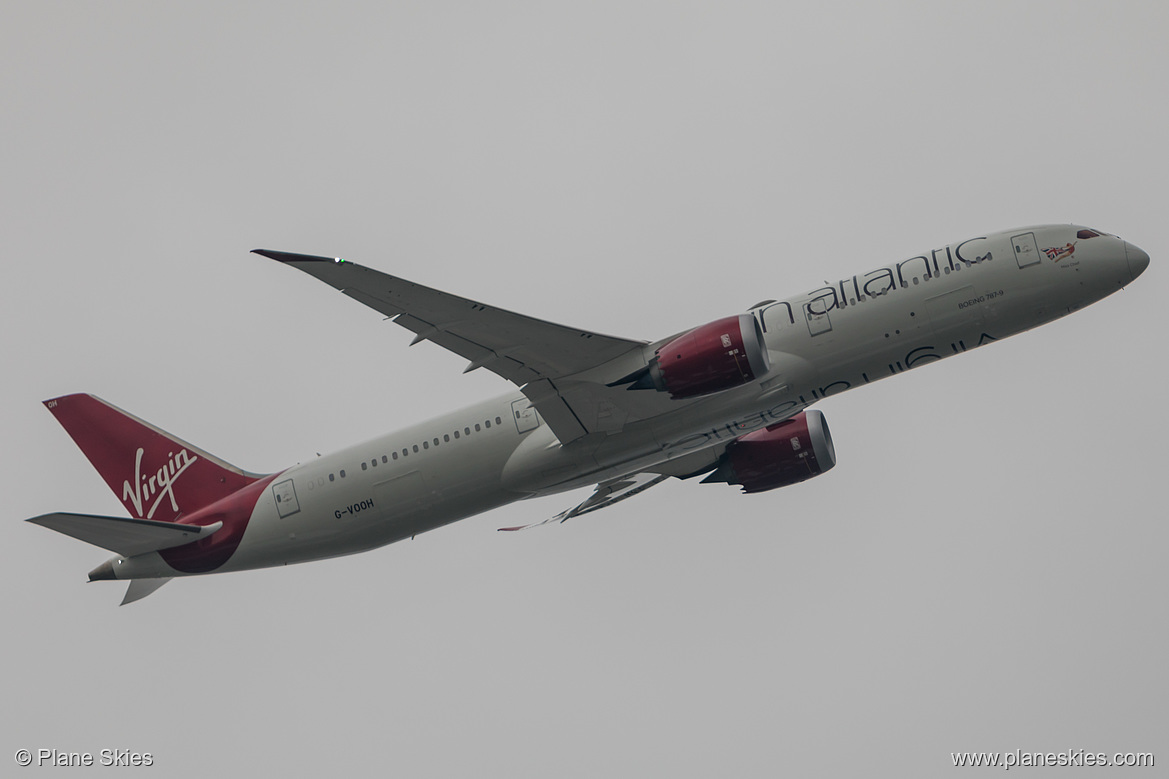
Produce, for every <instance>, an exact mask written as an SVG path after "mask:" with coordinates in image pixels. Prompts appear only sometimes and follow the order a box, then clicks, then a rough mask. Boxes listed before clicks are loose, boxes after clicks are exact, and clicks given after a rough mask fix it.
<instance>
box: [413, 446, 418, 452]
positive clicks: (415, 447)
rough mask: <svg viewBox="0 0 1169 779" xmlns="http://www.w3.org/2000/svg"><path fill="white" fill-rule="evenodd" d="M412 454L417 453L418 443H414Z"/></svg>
mask: <svg viewBox="0 0 1169 779" xmlns="http://www.w3.org/2000/svg"><path fill="white" fill-rule="evenodd" d="M414 454H418V444H414Z"/></svg>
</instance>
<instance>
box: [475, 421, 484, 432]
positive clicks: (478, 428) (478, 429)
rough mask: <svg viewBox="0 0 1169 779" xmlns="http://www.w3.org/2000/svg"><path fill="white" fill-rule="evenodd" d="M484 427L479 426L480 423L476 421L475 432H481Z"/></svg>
mask: <svg viewBox="0 0 1169 779" xmlns="http://www.w3.org/2000/svg"><path fill="white" fill-rule="evenodd" d="M482 429H483V428H481V427H479V423H478V422H476V423H475V432H476V433H478V432H479V431H480V430H482Z"/></svg>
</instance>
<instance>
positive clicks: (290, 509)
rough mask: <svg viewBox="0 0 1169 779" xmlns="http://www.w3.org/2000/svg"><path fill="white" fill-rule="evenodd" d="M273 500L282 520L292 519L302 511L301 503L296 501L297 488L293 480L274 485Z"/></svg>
mask: <svg viewBox="0 0 1169 779" xmlns="http://www.w3.org/2000/svg"><path fill="white" fill-rule="evenodd" d="M272 498H273V499H274V500H275V501H276V511H277V512H278V513H279V514H280V518H281V519H284V518H285V517H290V516H292V515H293V514H296V513H297V512H299V511H300V501H298V500H297V499H296V487H295V485H293V483H292V479H285V480H284V481H282V482H278V483H276V484H273V485H272Z"/></svg>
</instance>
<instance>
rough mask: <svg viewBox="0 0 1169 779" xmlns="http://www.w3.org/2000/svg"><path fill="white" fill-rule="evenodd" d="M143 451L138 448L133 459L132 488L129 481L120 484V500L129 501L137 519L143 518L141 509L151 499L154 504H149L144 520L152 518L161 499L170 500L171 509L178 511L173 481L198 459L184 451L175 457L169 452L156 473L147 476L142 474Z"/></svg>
mask: <svg viewBox="0 0 1169 779" xmlns="http://www.w3.org/2000/svg"><path fill="white" fill-rule="evenodd" d="M145 451H146V450H144V449H141V448H140V449H139V450H138V454H137V455H136V456H135V457H134V483H133V486H131V484H130V481H129V480H127V481H124V482H122V500H123V501H129V502H130V504H131V505H132V506H133V507H134V512H135V513H136V514H137V515H138V516H139V517H143V516H144V515H143V514H142V507H143V506H144V505H145V504H146V502H147V501H149V500H150V499H151V498H153V499H154V502H153V503H151V504H150V510H149V511H148V512H147V513H146V514H145V516H144V518H145V519H150V518H151V517H153V516H154V512H155V510H157V509H158V504H159V503H161V502H162V499H163V498H170V506H171V509H173V510H174V511H178V510H179V504H178V501H176V500H175V489H174V488H175V480H176V479H177V478H178V477H179V476H180V475H181V474H182V472H183V471H185V470H187V468H188V467H189V466H190V465H191V464H192V463H195V462H197V461H198V460H199V458H198V457H197V456H196V455H193V454H189V453H188V452H187V450H186V449H183V450H182V451H181V452H179V453H178V454H177V455H176V454H175V453H174V452H171V453H169V454H168V455H167V457H168V460H167V462H166V463H164V464H163V466H162V467H161V468H159V469H158V472H157V473H154V474H151V475H147V474H144V473H142V455H143V454H145Z"/></svg>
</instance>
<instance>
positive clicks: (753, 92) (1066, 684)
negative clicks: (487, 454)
mask: <svg viewBox="0 0 1169 779" xmlns="http://www.w3.org/2000/svg"><path fill="white" fill-rule="evenodd" d="M0 21H2V23H0V106H2V107H3V109H2V110H3V117H4V123H3V128H4V129H3V139H4V143H3V144H2V145H0V170H2V171H3V178H2V182H3V183H2V184H0V213H2V214H3V224H4V230H3V235H4V243H3V249H2V252H3V257H4V267H5V271H6V283H4V284H3V285H0V326H2V328H3V336H2V340H0V350H2V351H0V358H2V363H0V364H2V365H3V370H2V371H0V398H2V399H3V401H4V402H3V404H2V407H0V415H2V416H0V418H2V425H3V427H2V429H3V431H4V436H3V439H4V445H3V447H0V479H2V482H0V485H2V487H3V490H4V494H5V496H6V497H7V505H6V516H5V519H4V521H3V522H2V523H0V543H2V545H3V548H4V549H5V550H6V552H7V564H6V565H5V569H4V574H3V584H4V590H5V592H6V593H7V596H6V597H5V598H4V602H3V607H2V609H3V611H2V612H0V613H2V614H3V618H4V623H5V624H6V625H7V626H8V631H7V634H6V635H7V647H8V649H7V651H6V652H5V671H4V676H3V679H4V694H3V696H2V698H3V701H4V702H3V704H0V706H2V708H0V712H2V718H0V724H2V726H3V727H2V728H0V732H3V734H4V736H3V738H2V739H0V746H3V747H4V749H5V750H6V753H3V754H0V760H3V761H7V760H11V759H12V753H13V752H14V751H15V750H16V749H19V748H22V747H24V748H30V749H33V750H36V749H37V748H41V747H45V748H57V749H61V750H68V751H86V750H88V751H92V752H95V753H96V752H98V751H99V750H101V749H105V748H115V749H131V750H138V751H142V752H150V753H152V754H153V755H154V761H155V765H156V768H159V769H161V770H162V772H163V775H167V776H202V775H205V774H206V773H207V772H209V771H215V772H216V773H218V774H222V775H228V776H233V775H254V773H255V772H256V771H257V770H260V769H264V770H265V773H267V772H269V771H276V770H279V771H283V772H286V773H289V774H291V775H308V774H317V773H321V772H323V771H326V770H327V771H329V772H330V773H331V774H332V773H333V772H335V771H338V770H339V771H345V770H352V771H354V772H357V771H360V772H361V773H368V772H370V771H371V770H373V769H385V770H386V771H387V772H390V773H392V774H393V775H396V776H435V777H450V776H506V777H529V776H530V777H546V776H563V777H575V776H580V777H594V776H602V775H604V776H613V775H616V776H646V775H668V776H685V777H709V776H714V775H719V776H775V775H784V774H791V775H793V776H841V775H889V776H892V775H896V776H923V777H934V776H938V775H940V774H943V773H945V772H946V771H947V770H948V769H949V767H950V765H951V762H950V753H951V752H954V751H971V750H979V751H982V750H987V751H989V750H998V751H1013V750H1015V749H1016V748H1019V749H1022V750H1024V751H1058V750H1067V749H1080V748H1083V749H1086V750H1089V751H1093V752H1096V751H1102V752H1115V751H1151V752H1154V753H1156V756H1157V759H1158V764H1159V765H1163V764H1165V763H1169V741H1167V739H1166V735H1165V734H1166V733H1169V727H1167V725H1169V722H1167V721H1166V715H1165V707H1164V701H1165V699H1166V697H1167V694H1169V672H1167V671H1166V664H1165V657H1167V656H1169V640H1167V631H1166V625H1165V611H1166V610H1165V593H1166V592H1167V591H1169V574H1167V573H1166V566H1165V549H1166V543H1167V542H1169V530H1167V528H1166V522H1165V511H1164V508H1163V501H1162V497H1161V496H1162V493H1163V489H1162V486H1163V480H1164V470H1165V466H1166V464H1167V458H1166V454H1165V448H1164V443H1163V442H1164V440H1165V439H1166V435H1167V434H1169V430H1167V429H1166V428H1167V416H1166V412H1165V410H1164V403H1163V400H1162V399H1161V397H1160V392H1159V390H1160V388H1161V387H1163V386H1164V385H1165V379H1166V376H1165V369H1164V358H1163V355H1164V352H1165V347H1164V337H1165V333H1166V332H1167V330H1169V321H1167V316H1166V314H1165V309H1164V307H1163V305H1162V302H1163V298H1162V296H1161V295H1160V294H1159V293H1158V292H1157V290H1159V289H1160V290H1164V281H1163V277H1164V271H1163V268H1162V267H1161V266H1162V265H1163V264H1164V262H1165V261H1166V258H1169V242H1167V241H1166V238H1165V232H1164V212H1165V196H1164V182H1165V181H1166V179H1167V178H1169V164H1167V155H1166V153H1165V147H1164V136H1165V128H1166V118H1167V109H1166V104H1167V101H1166V87H1167V81H1166V76H1167V74H1169V56H1167V55H1166V53H1165V47H1164V37H1165V33H1166V30H1167V29H1169V11H1167V10H1166V8H1165V6H1164V4H1160V3H1153V2H1148V3H1138V2H1133V3H1086V2H1081V3H1073V2H1060V3H1022V4H1020V3H993V2H992V3H987V2H979V3H968V4H957V3H946V4H940V3H910V2H901V3H880V4H877V3H873V4H869V3H864V4H848V3H831V4H830V3H823V4H819V5H817V6H816V7H815V8H813V7H811V5H810V4H798V5H793V6H792V7H784V5H782V4H775V3H720V4H717V5H716V4H697V3H676V2H670V3H666V2H662V3H629V2H622V3H588V4H563V3H506V2H500V3H487V4H476V3H467V4H459V3H454V4H452V3H435V2H425V3H364V4H363V3H355V4H345V5H343V6H338V5H337V4H330V5H329V6H325V5H323V4H322V5H320V6H317V5H310V4H295V3H245V4H238V3H201V4H197V5H196V4H190V5H188V6H186V7H185V8H175V7H173V6H172V4H160V3H147V2H140V3H104V4H94V3H56V2H37V3H20V4H9V7H8V8H7V9H6V10H5V11H4V12H3V14H2V16H0ZM1045 222H1078V223H1085V224H1089V225H1092V226H1094V227H1098V228H1100V229H1103V230H1107V231H1109V232H1113V233H1117V234H1119V235H1121V236H1123V237H1124V238H1126V239H1128V240H1130V241H1132V242H1133V243H1135V244H1137V245H1138V246H1140V247H1142V248H1143V249H1145V250H1146V251H1147V252H1148V253H1149V254H1150V255H1151V257H1152V266H1151V267H1150V269H1149V271H1148V272H1147V273H1146V274H1145V275H1144V276H1143V277H1142V278H1141V279H1140V280H1139V281H1138V282H1137V283H1136V284H1134V285H1133V286H1132V287H1131V288H1129V289H1127V290H1125V291H1123V292H1120V293H1118V294H1116V295H1114V296H1113V297H1111V298H1109V299H1106V300H1104V301H1102V302H1100V303H1098V304H1097V305H1095V306H1093V307H1091V308H1089V309H1086V310H1085V311H1083V312H1079V313H1077V314H1075V315H1074V316H1072V317H1069V318H1067V319H1065V320H1062V321H1060V322H1057V323H1054V324H1052V325H1049V326H1046V327H1044V328H1041V329H1040V330H1037V331H1035V332H1032V333H1028V334H1024V335H1022V336H1019V337H1017V338H1013V339H1010V340H1008V341H1005V342H1002V343H999V344H996V345H994V346H992V347H990V348H987V349H983V350H979V351H977V352H973V353H970V354H967V355H965V356H963V357H962V358H961V359H957V360H947V361H944V362H942V363H939V364H936V365H931V366H929V367H926V368H924V369H922V370H920V371H915V372H913V374H912V375H910V376H905V377H899V378H897V379H895V380H891V381H888V382H881V383H879V384H877V385H874V386H872V387H867V388H864V389H863V390H860V391H857V392H851V393H847V394H845V395H843V396H839V397H835V398H832V399H830V400H828V401H826V402H824V403H823V404H821V405H820V408H821V409H822V410H823V411H824V412H825V414H826V415H827V417H828V420H829V423H830V424H831V426H832V431H833V434H834V437H835V441H836V448H837V453H838V457H839V461H840V464H839V465H838V466H837V468H836V469H835V470H834V471H832V472H831V473H829V474H827V475H825V476H824V477H822V478H820V479H816V480H812V481H810V482H807V483H805V484H803V485H798V486H796V487H792V488H788V489H785V490H782V491H777V492H772V493H765V494H763V495H760V496H743V495H740V494H739V493H738V492H737V491H736V490H735V489H732V488H728V487H725V486H712V485H706V486H699V485H697V484H694V483H689V482H687V483H680V482H674V483H670V484H666V485H663V486H661V487H658V488H655V489H654V490H653V491H652V492H650V493H647V494H645V495H643V496H640V497H638V498H636V499H634V500H630V501H627V502H625V503H622V504H620V505H619V506H616V507H614V508H612V509H609V510H606V511H604V512H600V513H597V514H595V515H591V516H588V517H583V518H580V519H578V520H574V521H572V522H569V523H567V524H565V525H564V526H559V527H555V528H542V529H540V530H534V531H532V532H529V533H520V534H500V533H496V532H495V528H497V527H500V526H502V525H517V524H523V523H525V522H531V521H536V520H539V519H543V518H545V517H547V516H551V515H552V514H555V513H557V512H558V511H560V510H562V509H564V508H566V507H568V506H569V505H572V503H573V500H574V498H575V497H576V496H575V495H569V496H562V497H561V498H560V499H549V500H544V501H532V502H528V503H524V504H519V505H513V506H511V507H507V508H505V509H501V510H499V511H496V512H492V513H490V514H487V515H484V516H481V517H477V518H474V519H470V520H467V521H464V522H462V523H458V524H455V525H453V526H450V527H448V528H444V529H442V530H439V531H435V532H433V533H430V534H427V535H425V536H422V537H419V538H418V539H417V540H416V541H413V542H406V543H402V544H398V545H394V546H390V547H387V548H385V549H381V550H377V551H374V552H371V553H367V554H364V555H358V556H354V557H349V558H343V559H339V560H332V561H326V562H321V563H314V564H309V565H302V566H294V567H290V568H288V569H283V570H271V571H259V572H249V573H241V574H229V575H223V576H210V577H204V578H196V579H190V580H176V581H175V582H173V583H171V584H169V585H168V586H167V587H166V588H165V589H163V590H161V591H160V592H159V593H157V594H156V595H153V596H151V597H150V598H149V599H147V600H145V601H142V602H141V603H138V604H135V605H133V606H130V607H127V608H123V609H119V608H117V603H118V601H119V600H120V598H121V595H122V590H123V589H124V587H123V586H121V585H108V584H105V583H96V584H89V585H87V584H85V583H84V580H85V573H86V572H87V571H88V570H90V569H91V568H92V567H94V566H95V565H97V564H98V563H100V562H101V561H102V560H104V559H105V558H106V556H107V555H106V553H105V552H103V551H102V550H99V549H96V548H94V547H89V546H87V545H85V544H82V543H80V542H76V541H73V540H72V539H68V538H65V537H63V536H59V535H57V534H54V533H51V532H49V531H47V530H44V529H43V528H39V527H35V526H31V525H27V524H25V523H23V522H22V521H21V520H23V519H24V518H26V517H31V516H35V515H37V514H42V513H46V512H48V511H54V510H71V511H81V512H92V513H108V514H117V513H120V512H121V511H122V509H121V507H120V505H119V502H118V501H117V499H116V498H115V497H114V496H113V495H112V494H111V493H109V491H108V490H107V489H106V487H105V486H104V484H103V483H102V481H101V480H100V478H99V477H98V476H97V474H96V472H94V471H93V470H92V469H91V468H90V466H89V465H88V463H87V462H86V461H85V459H84V457H83V456H82V455H81V453H80V452H79V451H78V450H77V449H76V448H75V447H74V446H73V444H72V442H71V441H70V440H69V438H68V436H67V435H66V434H65V433H64V431H63V430H61V428H60V427H59V426H58V425H57V424H56V422H55V421H54V420H53V418H52V417H51V415H50V414H48V413H47V412H46V411H44V409H43V408H42V407H41V406H40V401H41V400H43V399H45V398H49V397H54V396H56V395H61V394H66V393H69V392H78V391H85V392H92V393H94V394H97V395H100V396H101V397H103V398H105V399H107V400H109V401H110V402H112V403H114V404H116V405H118V406H121V407H123V408H126V409H127V410H130V411H131V412H133V413H135V414H137V415H139V416H141V417H143V418H145V419H147V420H149V421H150V422H152V423H154V424H157V425H159V426H161V427H163V428H165V429H167V430H169V431H172V432H173V433H175V434H176V435H179V436H181V437H183V438H185V439H187V440H190V441H191V442H193V443H195V444H197V445H198V446H201V447H203V448H206V449H208V450H209V451H212V452H214V453H215V454H217V455H219V456H221V457H223V458H224V459H226V460H228V461H229V462H233V463H235V464H237V465H240V466H241V467H244V468H248V469H250V470H255V471H273V470H276V469H279V468H281V467H285V466H287V465H290V464H292V463H294V462H297V461H302V460H305V459H308V458H310V457H313V456H314V455H315V453H316V452H325V451H328V450H332V449H336V448H339V447H342V446H345V445H347V444H350V443H354V442H356V441H358V440H361V439H364V438H368V437H371V436H373V435H375V434H378V433H381V432H384V431H387V430H390V429H393V428H395V427H399V426H405V425H407V424H409V423H412V422H414V421H418V420H420V419H423V418H426V417H429V416H432V415H436V414H438V413H441V412H444V411H446V410H449V409H452V408H455V407H458V406H460V405H464V404H470V403H471V402H474V401H475V400H477V399H479V398H481V397H484V396H487V395H491V394H501V393H503V392H506V391H508V389H509V385H507V384H506V383H505V382H503V381H502V380H501V379H499V378H498V377H495V376H493V375H492V374H489V373H486V372H484V371H479V372H476V373H474V374H470V375H466V376H463V375H461V374H460V371H461V369H462V367H463V364H464V361H463V360H461V359H460V358H457V357H455V356H453V355H449V354H446V353H444V352H443V351H442V350H440V349H438V348H437V347H433V346H430V345H420V346H418V347H415V348H413V349H408V348H407V344H408V343H409V340H410V339H409V336H408V334H406V333H405V332H404V331H402V330H400V329H398V328H395V327H393V326H390V325H386V324H383V323H382V322H381V321H380V318H379V317H378V316H377V315H376V314H374V313H372V312H370V311H369V310H367V309H365V308H364V307H362V306H360V305H358V304H356V303H354V302H352V301H351V300H349V299H347V298H345V297H344V296H342V295H338V294H337V293H336V292H334V291H333V290H330V289H329V288H328V287H325V286H324V285H321V284H319V283H316V282H313V281H312V280H311V279H308V278H307V277H304V276H303V275H302V274H297V273H294V272H292V271H291V270H289V269H287V268H283V267H281V266H279V265H278V264H277V263H273V262H270V261H267V260H264V259H261V258H259V257H256V256H254V255H250V254H248V253H247V252H248V250H250V249H253V248H257V247H268V248H275V249H283V250H289V251H299V252H309V253H320V254H327V255H341V256H345V257H349V258H351V259H353V260H355V261H358V262H361V263H363V264H367V265H371V266H374V267H377V268H380V269H383V270H386V271H388V272H392V273H395V274H398V275H401V276H404V277H406V278H409V279H412V280H417V281H419V282H421V283H424V284H427V285H430V286H434V287H438V288H441V289H446V290H449V291H452V292H455V293H458V294H462V295H465V296H469V297H473V298H477V299H481V300H484V301H488V302H490V303H492V304H494V305H498V306H502V307H504V308H509V309H512V310H518V311H522V312H524V313H528V314H532V315H535V316H539V317H542V318H546V319H551V320H555V321H561V322H564V323H568V324H573V325H577V326H580V327H583V328H588V329H592V330H598V331H602V332H609V333H613V334H616V335H623V336H630V337H642V338H657V337H661V336H663V335H666V334H669V333H672V332H676V331H678V330H681V329H683V328H686V327H689V326H693V325H697V324H701V323H703V322H706V321H708V320H711V319H715V318H717V317H720V316H725V315H728V314H731V313H735V312H737V311H741V310H743V309H744V308H745V307H747V306H749V305H751V304H753V303H755V302H756V301H757V300H759V299H762V298H768V297H780V296H785V295H791V294H797V293H799V292H803V291H806V290H809V289H812V288H814V287H816V286H818V285H819V284H820V282H821V281H823V280H825V279H835V278H840V277H843V276H846V275H850V274H852V273H854V272H856V271H858V270H861V269H865V268H869V267H873V266H875V265H880V264H884V263H888V262H893V261H896V260H898V259H903V258H905V257H908V256H911V255H912V254H914V253H917V252H918V251H921V250H925V249H929V248H932V247H935V246H940V245H942V244H944V243H948V242H951V241H957V240H961V239H963V238H967V237H971V236H974V235H977V234H980V233H983V232H986V231H993V230H1001V229H1007V228H1010V227H1015V226H1020V225H1025V224H1038V223H1045ZM8 765H11V763H8ZM30 770H31V769H30ZM1014 773H1015V772H1012V775H1014ZM1022 773H1024V775H1026V771H1023V772H1022ZM1137 773H1138V774H1139V773H1141V772H1139V771H1138V772H1137ZM1081 774H1082V775H1085V776H1094V775H1098V774H1097V773H1095V772H1094V771H1092V770H1090V769H1079V770H1078V771H1077V775H1081ZM1099 775H1104V774H1103V773H1101V774H1099Z"/></svg>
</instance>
